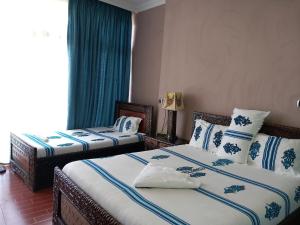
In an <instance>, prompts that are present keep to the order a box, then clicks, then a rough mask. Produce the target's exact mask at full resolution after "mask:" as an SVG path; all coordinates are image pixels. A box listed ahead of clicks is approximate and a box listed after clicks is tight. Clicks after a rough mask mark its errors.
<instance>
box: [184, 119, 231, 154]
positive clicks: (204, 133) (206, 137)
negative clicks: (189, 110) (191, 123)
mask: <svg viewBox="0 0 300 225" xmlns="http://www.w3.org/2000/svg"><path fill="white" fill-rule="evenodd" d="M225 129H226V127H225V126H222V125H217V124H211V123H209V122H206V121H204V120H201V119H198V120H196V121H195V129H194V132H193V136H192V137H191V140H190V145H192V146H194V147H199V148H202V149H203V150H206V151H210V152H212V153H215V152H216V149H217V147H218V146H219V145H220V144H221V140H222V137H223V133H224V130H225Z"/></svg>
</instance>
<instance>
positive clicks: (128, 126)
mask: <svg viewBox="0 0 300 225" xmlns="http://www.w3.org/2000/svg"><path fill="white" fill-rule="evenodd" d="M141 121H142V119H141V118H138V117H133V116H129V117H126V116H121V117H119V118H118V119H117V120H116V122H115V124H114V127H113V129H114V130H116V131H119V132H122V133H128V134H132V133H134V134H135V133H137V132H138V130H139V125H140V123H141Z"/></svg>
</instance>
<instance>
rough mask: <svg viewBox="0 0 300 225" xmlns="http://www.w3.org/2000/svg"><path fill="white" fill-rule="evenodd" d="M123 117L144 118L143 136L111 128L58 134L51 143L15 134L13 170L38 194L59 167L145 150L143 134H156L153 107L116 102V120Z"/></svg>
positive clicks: (141, 128)
mask: <svg viewBox="0 0 300 225" xmlns="http://www.w3.org/2000/svg"><path fill="white" fill-rule="evenodd" d="M120 116H134V117H139V118H141V119H142V121H141V123H140V126H139V133H138V134H132V135H128V134H122V133H119V132H115V131H113V130H112V128H111V127H105V128H90V129H77V130H69V131H56V132H53V133H51V134H50V136H48V137H47V139H48V138H49V140H47V142H46V141H45V140H41V138H39V137H36V136H35V135H32V134H16V133H11V160H10V165H11V168H12V170H13V171H14V172H15V173H16V174H17V175H19V176H20V177H21V178H22V179H23V180H24V182H25V184H26V185H27V186H28V187H29V188H30V189H31V190H32V191H37V190H39V189H41V188H44V187H48V186H51V185H52V183H53V174H54V167H55V166H58V167H59V168H62V167H63V166H64V165H65V164H67V163H69V162H72V161H75V160H80V159H88V158H96V157H106V156H112V155H117V154H122V153H127V152H132V151H143V150H144V149H145V148H144V141H143V135H144V134H151V132H152V129H151V127H152V106H147V105H140V104H134V103H125V102H116V105H115V118H118V117H120ZM85 139H87V140H85ZM50 143H51V145H50ZM52 143H53V144H52ZM37 146H39V147H37ZM53 146H56V147H55V148H53Z"/></svg>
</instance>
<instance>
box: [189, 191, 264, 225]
mask: <svg viewBox="0 0 300 225" xmlns="http://www.w3.org/2000/svg"><path fill="white" fill-rule="evenodd" d="M195 190H196V191H197V192H199V193H202V194H204V195H206V196H208V197H210V198H213V199H215V200H217V201H219V202H222V203H224V204H225V205H228V206H229V207H232V208H234V209H236V210H238V211H240V212H241V213H243V214H245V215H246V216H248V217H249V219H250V220H251V222H252V224H253V225H260V219H259V217H258V215H257V214H256V213H255V212H254V211H253V210H251V209H249V208H247V207H245V206H243V205H240V204H238V203H236V202H233V201H231V200H229V199H226V198H223V197H222V196H220V195H216V194H214V193H212V192H210V191H208V190H205V189H203V188H201V187H200V188H197V189H195Z"/></svg>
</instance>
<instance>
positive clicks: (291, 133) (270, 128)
mask: <svg viewBox="0 0 300 225" xmlns="http://www.w3.org/2000/svg"><path fill="white" fill-rule="evenodd" d="M196 119H202V120H205V121H207V122H209V123H213V124H220V125H223V126H229V124H230V122H231V117H230V116H222V115H216V114H211V113H204V112H193V126H192V132H193V131H194V128H195V120H196ZM259 132H260V133H264V134H268V135H274V136H280V137H285V138H291V139H300V128H296V127H288V126H283V125H278V124H264V125H263V126H262V128H261V130H260V131H259Z"/></svg>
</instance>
